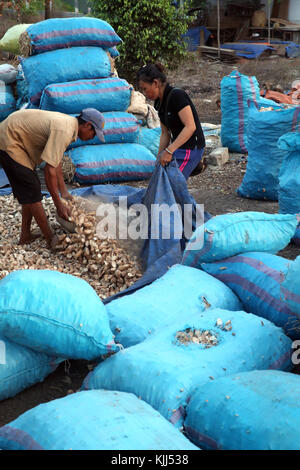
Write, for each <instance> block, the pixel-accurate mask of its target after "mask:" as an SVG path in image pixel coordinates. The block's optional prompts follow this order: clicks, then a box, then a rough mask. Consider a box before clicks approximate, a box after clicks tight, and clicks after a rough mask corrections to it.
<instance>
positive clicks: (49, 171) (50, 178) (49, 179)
mask: <svg viewBox="0 0 300 470" xmlns="http://www.w3.org/2000/svg"><path fill="white" fill-rule="evenodd" d="M56 171H57V170H56V168H54V166H52V165H49V163H46V166H45V181H46V185H47V188H48V190H49V193H50V194H51V196H52V199H53V202H54V204H55V206H56V209H57V213H58V215H59V216H60V217H62V218H63V219H65V220H68V218H69V217H70V215H71V212H70V210H69V209H68V208H67V207H66V206H65V205H64V204H63V203H62V201H61V199H60V197H59V192H58V181H57V172H56Z"/></svg>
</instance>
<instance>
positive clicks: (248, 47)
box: [221, 39, 300, 59]
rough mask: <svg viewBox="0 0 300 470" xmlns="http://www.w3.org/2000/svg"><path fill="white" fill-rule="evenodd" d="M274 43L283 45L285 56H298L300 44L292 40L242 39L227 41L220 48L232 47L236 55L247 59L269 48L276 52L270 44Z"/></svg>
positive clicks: (254, 57) (255, 56) (253, 57)
mask: <svg viewBox="0 0 300 470" xmlns="http://www.w3.org/2000/svg"><path fill="white" fill-rule="evenodd" d="M273 45H274V46H276V45H285V46H286V47H285V51H286V56H287V57H300V45H299V44H296V43H295V42H292V41H279V40H278V41H277V40H274V39H272V40H271V42H270V43H269V44H268V43H265V42H261V43H260V42H258V41H256V42H255V43H254V42H251V41H247V40H245V41H242V42H227V43H226V44H222V45H221V48H222V49H234V50H235V51H236V55H238V56H241V57H247V58H248V59H256V58H257V57H259V56H260V55H261V54H262V53H263V52H264V51H266V50H268V49H269V50H271V51H274V52H275V53H276V48H274V47H272V46H273Z"/></svg>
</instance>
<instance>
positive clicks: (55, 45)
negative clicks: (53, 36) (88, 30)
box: [34, 39, 111, 52]
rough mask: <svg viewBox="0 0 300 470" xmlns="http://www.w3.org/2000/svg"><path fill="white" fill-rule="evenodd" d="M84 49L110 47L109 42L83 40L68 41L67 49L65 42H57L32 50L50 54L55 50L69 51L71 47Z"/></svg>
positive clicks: (35, 47)
mask: <svg viewBox="0 0 300 470" xmlns="http://www.w3.org/2000/svg"><path fill="white" fill-rule="evenodd" d="M80 46H81V47H84V46H90V47H99V48H100V47H110V46H111V41H109V40H107V41H100V40H97V41H96V40H95V41H92V40H90V39H89V40H84V41H82V40H81V41H80V40H78V41H68V47H66V43H65V42H59V43H57V42H56V43H53V44H47V45H45V46H36V45H35V46H34V49H35V50H36V51H39V52H50V51H55V50H57V49H69V48H71V47H80Z"/></svg>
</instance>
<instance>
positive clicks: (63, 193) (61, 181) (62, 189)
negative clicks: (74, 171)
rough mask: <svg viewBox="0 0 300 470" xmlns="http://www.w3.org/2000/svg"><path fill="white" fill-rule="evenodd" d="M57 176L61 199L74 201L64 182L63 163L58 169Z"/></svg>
mask: <svg viewBox="0 0 300 470" xmlns="http://www.w3.org/2000/svg"><path fill="white" fill-rule="evenodd" d="M56 176H57V183H58V189H59V192H60V195H61V197H63V198H64V199H68V200H71V199H73V198H72V196H71V194H70V193H69V191H68V190H67V187H66V184H65V180H64V177H63V172H62V166H61V163H60V164H59V165H58V167H57V168H56Z"/></svg>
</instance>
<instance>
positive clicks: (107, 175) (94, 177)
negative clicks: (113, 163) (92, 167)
mask: <svg viewBox="0 0 300 470" xmlns="http://www.w3.org/2000/svg"><path fill="white" fill-rule="evenodd" d="M75 175H76V176H77V177H78V179H80V180H83V181H99V180H105V179H108V178H115V177H117V178H124V177H126V176H128V177H130V178H149V175H150V172H136V171H116V172H112V173H105V174H103V175H87V176H85V175H81V174H80V173H78V172H76V173H75Z"/></svg>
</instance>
